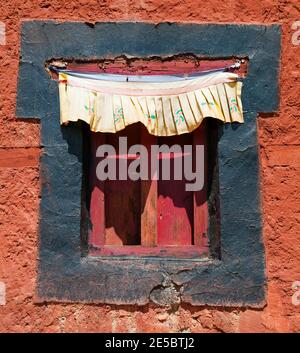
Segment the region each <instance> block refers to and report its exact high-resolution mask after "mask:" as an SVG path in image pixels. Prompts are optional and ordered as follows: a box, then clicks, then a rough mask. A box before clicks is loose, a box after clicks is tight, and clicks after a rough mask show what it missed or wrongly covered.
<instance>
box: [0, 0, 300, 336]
mask: <svg viewBox="0 0 300 353" xmlns="http://www.w3.org/2000/svg"><path fill="white" fill-rule="evenodd" d="M23 19H57V20H68V21H69V20H77V21H89V22H95V21H121V20H122V21H151V22H160V21H170V22H196V23H201V22H211V23H216V22H217V23H219V22H234V23H264V24H269V23H280V24H282V26H283V38H282V59H281V78H280V79H281V81H280V87H281V104H280V111H279V112H278V114H276V115H275V116H274V117H268V118H263V117H261V118H259V119H258V124H259V142H260V147H261V150H260V157H261V167H262V168H261V184H262V194H263V205H262V206H263V211H264V241H265V247H266V258H267V275H268V294H267V295H268V297H267V303H268V304H267V306H266V307H265V308H264V309H263V310H241V309H225V308H224V309H216V308H197V307H188V306H183V307H180V308H179V309H178V310H176V311H175V310H173V311H170V310H166V309H161V308H156V307H154V306H151V305H150V306H149V307H145V308H142V309H141V308H138V307H115V306H107V305H105V306H101V305H83V304H47V305H36V304H34V303H33V295H34V289H35V281H36V262H37V236H38V234H37V221H38V208H39V165H38V155H39V144H40V140H39V138H40V137H39V124H38V123H37V122H34V121H30V122H28V121H26V122H25V121H20V120H19V121H17V120H16V117H15V101H16V84H17V73H18V61H19V59H18V56H19V47H20V41H19V30H20V23H21V21H22V20H23ZM297 20H299V21H300V6H299V1H298V0H289V1H280V0H272V1H270V0H262V1H260V2H255V1H248V2H245V1H240V0H234V1H233V0H229V1H225V2H224V1H221V0H211V1H209V2H203V1H199V0H185V1H177V0H139V1H138V0H107V1H101V0H76V1H71V0H68V1H66V0H59V1H58V0H55V1H50V0H49V1H48V0H39V1H38V0H22V1H20V0H10V1H5V2H4V1H2V2H1V11H0V21H2V22H4V23H5V25H6V29H7V32H6V35H7V37H6V41H7V45H6V46H1V45H0V239H1V241H0V281H2V282H4V283H5V284H6V287H7V293H6V295H7V298H6V300H7V303H6V305H4V306H0V331H1V332H7V331H14V332H19V331H41V332H45V331H48V332H49V331H50V332H69V331H75V332H77V331H80V332H82V331H98V332H111V331H112V332H155V331H158V332H216V331H224V332H244V331H257V332H261V331H299V330H300V305H299V306H295V305H293V304H292V295H293V293H294V291H293V290H292V288H291V286H292V283H293V282H294V281H297V280H299V281H300V188H299V185H300V143H299V136H300V80H299V76H300V45H299V46H294V45H293V44H292V40H291V37H292V33H293V30H292V29H291V25H292V23H293V22H294V21H297Z"/></svg>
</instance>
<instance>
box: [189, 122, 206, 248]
mask: <svg viewBox="0 0 300 353" xmlns="http://www.w3.org/2000/svg"><path fill="white" fill-rule="evenodd" d="M193 144H194V150H195V146H196V145H204V187H203V188H202V190H199V191H195V192H194V245H199V246H207V231H208V202H207V163H208V161H207V123H206V121H204V122H202V124H201V125H200V127H199V128H198V129H197V130H195V131H194V133H193ZM194 160H195V155H194Z"/></svg>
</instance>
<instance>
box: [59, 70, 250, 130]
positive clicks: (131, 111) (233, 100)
mask: <svg viewBox="0 0 300 353" xmlns="http://www.w3.org/2000/svg"><path fill="white" fill-rule="evenodd" d="M237 78H238V75H236V74H234V73H230V72H218V73H214V74H209V75H205V76H199V77H196V78H191V79H186V80H180V81H171V82H147V83H145V82H112V81H105V80H95V79H89V78H82V77H75V76H72V75H69V74H67V73H60V74H59V95H60V119H61V123H62V124H67V123H68V122H69V121H78V120H83V121H85V122H86V123H88V124H89V125H90V129H91V131H94V132H110V133H116V132H117V131H120V130H122V129H124V128H125V127H126V126H128V125H130V124H134V123H137V122H141V123H142V124H144V125H145V127H146V128H147V130H148V131H149V133H150V134H152V135H156V136H171V135H179V134H183V133H187V132H191V131H193V130H195V129H196V128H197V127H198V126H199V125H200V124H201V122H202V121H203V119H204V118H206V117H212V118H215V119H219V120H221V121H223V122H224V123H227V122H239V123H242V122H243V110H242V102H241V88H242V83H241V82H239V81H237Z"/></svg>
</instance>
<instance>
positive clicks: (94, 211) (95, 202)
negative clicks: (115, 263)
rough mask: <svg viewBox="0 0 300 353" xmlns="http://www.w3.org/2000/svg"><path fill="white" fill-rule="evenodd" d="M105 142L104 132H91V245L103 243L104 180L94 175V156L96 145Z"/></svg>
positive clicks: (95, 160) (96, 245)
mask: <svg viewBox="0 0 300 353" xmlns="http://www.w3.org/2000/svg"><path fill="white" fill-rule="evenodd" d="M104 143H105V134H102V133H93V132H91V148H90V153H91V158H90V163H91V164H90V176H89V179H90V190H91V201H90V221H91V229H90V231H89V244H90V245H91V246H95V247H98V246H101V245H104V244H105V181H101V180H98V178H97V176H96V168H97V163H98V162H99V158H96V151H97V148H98V146H100V145H102V144H104Z"/></svg>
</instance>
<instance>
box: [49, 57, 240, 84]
mask: <svg viewBox="0 0 300 353" xmlns="http://www.w3.org/2000/svg"><path fill="white" fill-rule="evenodd" d="M242 63H244V60H243V59H242V60H236V62H235V63H234V64H232V65H228V66H224V67H221V68H217V69H211V70H204V71H198V72H192V73H190V74H174V75H121V74H107V73H99V74H98V73H88V72H78V71H74V70H68V69H65V68H60V67H57V66H55V65H49V66H48V69H49V70H50V71H52V72H55V73H66V74H68V75H71V76H75V77H81V78H89V79H94V80H105V81H116V82H166V81H168V82H170V81H180V80H189V79H192V78H195V77H199V76H202V75H208V74H213V73H216V72H225V71H230V70H238V69H239V68H240V67H241V64H242Z"/></svg>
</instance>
